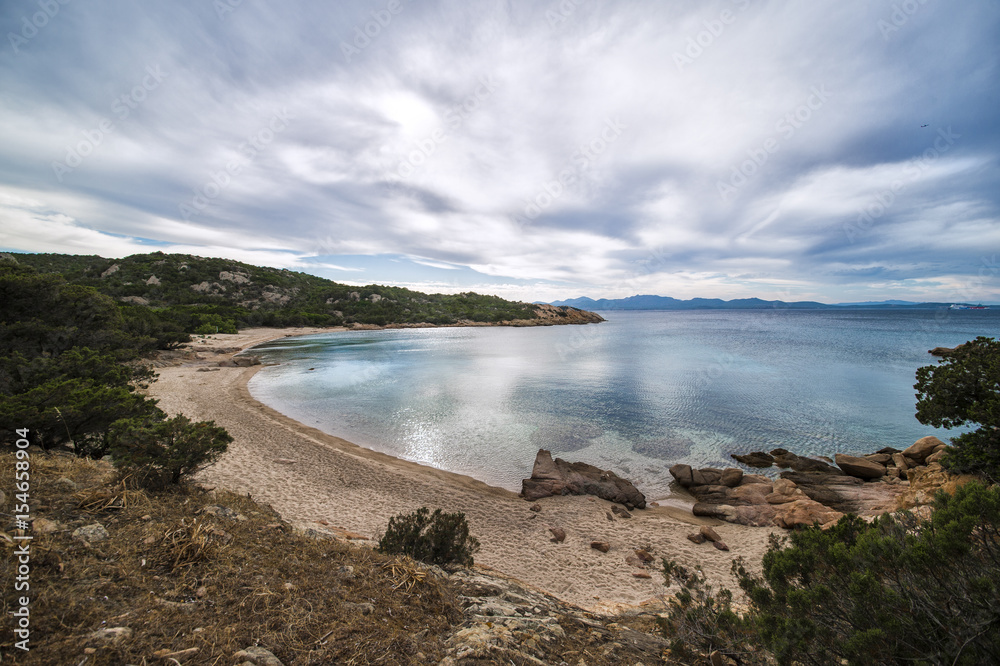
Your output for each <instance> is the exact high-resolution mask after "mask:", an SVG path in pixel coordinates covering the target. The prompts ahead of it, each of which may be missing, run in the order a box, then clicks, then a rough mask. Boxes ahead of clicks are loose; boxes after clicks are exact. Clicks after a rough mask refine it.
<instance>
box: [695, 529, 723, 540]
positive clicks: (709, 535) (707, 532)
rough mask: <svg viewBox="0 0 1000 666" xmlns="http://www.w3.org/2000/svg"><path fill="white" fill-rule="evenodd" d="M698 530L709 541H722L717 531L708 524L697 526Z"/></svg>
mask: <svg viewBox="0 0 1000 666" xmlns="http://www.w3.org/2000/svg"><path fill="white" fill-rule="evenodd" d="M698 532H699V533H700V534H701V535H702V536H703V537H705V538H706V539H708V540H709V541H722V537H720V536H719V533H718V532H716V531H715V530H713V529H712V528H711V527H709V526H708V525H702V526H701V527H699V528H698Z"/></svg>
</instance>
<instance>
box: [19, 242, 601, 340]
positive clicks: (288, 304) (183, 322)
mask: <svg viewBox="0 0 1000 666" xmlns="http://www.w3.org/2000/svg"><path fill="white" fill-rule="evenodd" d="M4 256H5V257H7V258H8V259H13V260H14V261H16V262H17V263H18V264H21V265H26V266H30V267H32V268H34V269H35V270H37V271H39V272H42V273H58V274H60V275H62V276H63V277H64V278H65V279H66V280H67V281H68V282H70V283H73V284H79V285H83V286H87V287H93V288H95V289H96V290H98V291H99V292H100V293H102V294H105V295H107V296H110V297H111V298H113V299H115V300H116V301H118V302H119V303H123V304H126V305H132V306H146V307H149V308H153V309H154V310H157V311H158V312H159V313H160V314H161V316H165V317H166V318H167V319H170V320H171V321H174V322H176V323H178V324H179V325H180V326H181V328H183V329H184V330H185V331H187V332H189V333H193V332H211V333H214V332H217V331H218V332H235V329H236V328H239V327H244V326H343V325H346V326H351V325H367V326H387V325H428V324H430V325H455V324H460V323H480V324H502V323H514V322H519V323H521V324H524V323H528V324H529V325H530V324H531V323H535V324H543V325H544V324H554V323H587V322H589V321H600V317H596V316H594V317H586V316H583V313H579V312H575V311H574V310H575V309H574V308H570V307H562V308H557V311H556V312H554V313H553V312H551V311H550V310H547V309H544V308H539V307H538V306H536V305H532V304H530V303H518V302H513V301H507V300H504V299H502V298H499V297H497V296H486V295H481V294H475V293H471V292H468V293H461V294H424V293H421V292H418V291H412V290H410V289H405V288H402V287H389V286H382V285H374V284H372V285H367V286H364V287H355V286H350V285H344V284H340V283H337V282H334V281H332V280H327V279H325V278H321V277H317V276H314V275H307V274H305V273H299V272H295V271H290V270H287V269H275V268H264V267H260V266H252V265H250V264H245V263H243V262H240V261H234V260H231V259H215V258H205V257H197V256H193V255H186V254H164V253H162V252H153V253H151V254H136V255H132V256H129V257H124V258H122V259H105V258H103V257H99V256H94V255H89V256H88V255H66V254H6V255H4ZM203 327H206V328H205V330H203V331H199V330H198V329H199V328H203Z"/></svg>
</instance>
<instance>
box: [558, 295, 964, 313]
mask: <svg viewBox="0 0 1000 666" xmlns="http://www.w3.org/2000/svg"><path fill="white" fill-rule="evenodd" d="M551 304H552V305H555V306H567V305H568V306H570V307H574V308H580V309H582V310H762V309H770V308H781V309H788V310H829V309H841V308H854V309H870V308H877V309H890V308H892V309H896V308H898V309H934V308H946V307H948V306H949V305H951V304H950V303H916V302H913V301H898V300H889V301H867V302H863V303H835V304H830V303H819V302H817V301H792V302H786V301H765V300H763V299H760V298H736V299H733V300H730V301H725V300H722V299H720V298H692V299H689V300H680V299H677V298H671V297H670V296H653V295H648V294H645V295H635V296H629V297H628V298H613V299H609V298H601V299H597V300H594V299H592V298H587V297H581V298H570V299H568V300H564V301H553V302H552V303H551Z"/></svg>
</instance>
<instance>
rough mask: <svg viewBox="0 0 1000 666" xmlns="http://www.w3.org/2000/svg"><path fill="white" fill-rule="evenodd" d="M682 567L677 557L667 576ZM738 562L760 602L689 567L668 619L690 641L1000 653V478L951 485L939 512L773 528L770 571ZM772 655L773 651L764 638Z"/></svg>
mask: <svg viewBox="0 0 1000 666" xmlns="http://www.w3.org/2000/svg"><path fill="white" fill-rule="evenodd" d="M677 571H678V567H676V566H673V565H670V564H668V563H666V562H665V571H664V572H665V575H666V576H667V579H668V581H669V580H670V576H671V575H672V574H673V575H675V576H676V575H677ZM733 572H734V574H735V575H737V577H738V579H739V584H740V587H741V588H742V589H743V591H744V592H745V593H746V595H747V598H748V601H749V607H748V609H747V611H746V612H745V613H743V614H742V615H738V614H736V613H735V612H734V611H733V609H732V606H731V603H730V602H731V597H730V595H729V593H728V592H727V591H723V593H720V594H715V595H713V594H712V591H711V588H709V587H707V586H706V585H705V583H704V579H703V578H702V577H700V576H699V575H690V574H687V573H686V572H683V573H682V575H681V577H680V583H681V590H680V591H679V592H677V593H676V594H675V596H674V599H673V601H672V604H671V605H672V610H671V612H670V613H669V615H668V617H667V618H666V619H665V620H664V622H663V628H664V630H665V631H666V632H667V635H668V636H670V637H676V640H677V641H678V642H681V643H682V645H681V647H682V648H683V647H684V646H686V649H688V650H690V649H691V648H692V647H694V648H696V649H698V650H700V651H701V653H702V654H705V653H708V652H710V651H713V650H719V651H720V653H721V654H724V655H726V656H729V657H731V658H734V659H738V660H739V662H740V663H768V662H769V661H770V660H771V659H772V658H773V659H774V660H776V661H777V663H779V664H794V663H799V664H840V663H848V664H896V663H899V664H902V663H921V664H969V665H974V664H987V663H1000V489H998V488H997V487H995V486H994V487H991V488H989V487H987V486H985V485H983V484H981V483H978V482H977V483H970V484H968V485H966V486H964V487H962V488H960V489H958V490H957V491H956V493H955V494H954V495H948V494H947V493H944V492H941V493H939V494H938V496H937V497H936V500H935V511H934V513H933V514H932V517H931V519H930V521H927V522H922V523H921V522H918V521H917V520H916V519H915V518H913V516H911V515H910V514H908V513H905V512H904V513H901V514H897V515H896V516H892V515H885V516H882V517H880V518H878V519H876V520H875V521H874V522H873V523H871V524H869V523H867V522H865V521H864V520H862V519H860V518H858V517H857V516H846V517H844V518H843V519H841V520H840V522H838V523H837V524H836V525H835V526H834V527H832V528H830V529H829V530H825V531H824V530H822V529H820V528H819V527H818V526H817V527H812V528H808V529H804V530H800V531H797V532H793V533H792V534H791V535H790V537H789V539H788V541H787V542H785V541H784V540H781V539H778V538H777V537H774V538H772V541H771V545H770V548H769V550H768V553H767V554H766V555H765V556H764V560H763V571H762V573H761V574H759V575H757V574H753V573H750V572H749V571H748V569H747V568H746V566H745V564H744V563H743V561H742V560H741V559H737V560H736V561H735V562H734V563H733ZM761 647H763V648H766V649H767V651H768V652H769V653H770V654H764V653H762V652H761V651H760V648H761Z"/></svg>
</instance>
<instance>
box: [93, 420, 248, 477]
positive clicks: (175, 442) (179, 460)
mask: <svg viewBox="0 0 1000 666" xmlns="http://www.w3.org/2000/svg"><path fill="white" fill-rule="evenodd" d="M109 438H110V440H111V447H110V453H111V457H112V461H113V463H114V465H115V467H117V468H118V469H119V470H120V472H121V474H122V475H123V476H128V477H130V478H131V479H132V480H133V481H134V482H135V483H136V484H137V485H139V486H141V487H144V488H156V487H160V486H163V485H166V484H168V483H179V482H180V480H181V478H182V477H185V476H189V475H191V474H194V473H195V472H197V471H198V470H199V469H201V468H202V467H204V466H205V465H208V464H211V463H213V462H215V461H216V460H218V459H219V456H221V455H222V454H223V453H225V451H226V449H227V447H228V445H229V442H231V441H233V438H232V436H230V434H229V433H228V432H226V429H225V428H221V427H219V426H216V425H215V422H214V421H199V422H197V423H192V422H191V420H190V419H188V418H187V417H186V416H176V417H174V418H172V419H168V420H165V421H140V420H138V419H122V420H120V421H117V422H115V423H114V424H113V425H112V426H111V432H110V435H109Z"/></svg>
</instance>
